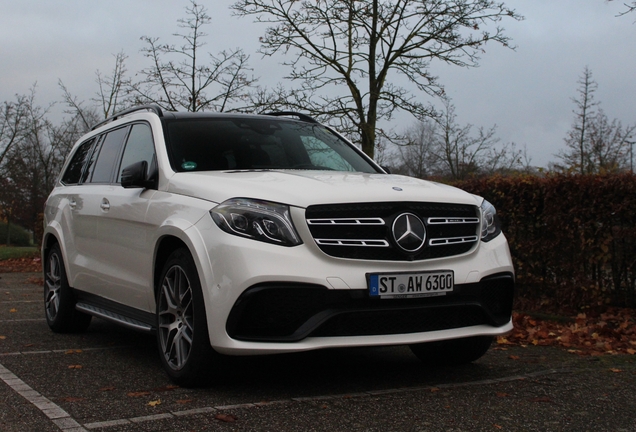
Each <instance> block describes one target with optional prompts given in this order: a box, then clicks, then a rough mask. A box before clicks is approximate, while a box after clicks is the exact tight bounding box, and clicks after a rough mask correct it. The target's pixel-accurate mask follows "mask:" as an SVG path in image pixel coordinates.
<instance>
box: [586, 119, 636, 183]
mask: <svg viewBox="0 0 636 432" xmlns="http://www.w3.org/2000/svg"><path fill="white" fill-rule="evenodd" d="M635 129H636V126H628V127H626V128H623V126H622V124H621V122H620V121H619V120H617V119H614V120H612V121H610V120H609V119H608V118H607V115H605V113H604V112H603V110H602V109H599V111H598V113H597V114H596V116H595V117H594V118H593V119H592V122H591V123H590V127H589V151H588V153H587V155H586V172H588V173H603V172H618V171H622V170H626V169H629V168H630V162H631V161H630V160H629V157H630V155H629V151H630V145H631V142H630V139H631V138H632V137H633V134H634V131H635Z"/></svg>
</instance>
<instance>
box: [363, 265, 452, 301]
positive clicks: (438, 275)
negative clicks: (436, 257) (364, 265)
mask: <svg viewBox="0 0 636 432" xmlns="http://www.w3.org/2000/svg"><path fill="white" fill-rule="evenodd" d="M368 279H369V296H371V297H375V298H378V297H379V298H383V299H396V298H415V297H434V296H442V295H446V294H447V293H449V292H452V291H453V285H454V277H453V272H452V271H451V270H440V271H435V272H425V273H385V274H381V273H380V274H370V275H369V277H368Z"/></svg>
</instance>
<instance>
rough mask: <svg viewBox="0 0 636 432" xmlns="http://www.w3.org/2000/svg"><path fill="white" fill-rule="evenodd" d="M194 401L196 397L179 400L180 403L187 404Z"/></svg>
mask: <svg viewBox="0 0 636 432" xmlns="http://www.w3.org/2000/svg"><path fill="white" fill-rule="evenodd" d="M193 401H194V399H181V400H178V401H177V403H178V404H179V405H185V404H189V403H190V402H193Z"/></svg>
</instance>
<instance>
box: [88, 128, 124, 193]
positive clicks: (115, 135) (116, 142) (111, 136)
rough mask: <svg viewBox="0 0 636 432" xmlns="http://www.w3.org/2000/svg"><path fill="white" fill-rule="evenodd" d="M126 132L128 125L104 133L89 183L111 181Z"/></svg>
mask: <svg viewBox="0 0 636 432" xmlns="http://www.w3.org/2000/svg"><path fill="white" fill-rule="evenodd" d="M127 132H128V127H124V128H120V129H115V130H114V131H111V132H108V134H106V137H105V138H104V139H103V140H102V145H101V146H100V148H99V155H98V156H97V162H95V168H94V169H93V176H92V178H91V180H90V181H91V183H110V182H111V181H112V179H113V171H114V169H115V165H116V163H117V161H118V160H119V153H120V151H121V147H122V145H123V144H124V138H125V137H126V133H127Z"/></svg>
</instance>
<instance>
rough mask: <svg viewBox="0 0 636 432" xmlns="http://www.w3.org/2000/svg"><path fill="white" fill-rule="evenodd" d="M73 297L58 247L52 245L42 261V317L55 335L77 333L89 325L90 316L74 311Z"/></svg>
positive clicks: (74, 301)
mask: <svg viewBox="0 0 636 432" xmlns="http://www.w3.org/2000/svg"><path fill="white" fill-rule="evenodd" d="M75 303H76V299H75V295H74V294H73V290H72V289H71V287H70V286H69V284H68V279H67V277H66V269H65V268H64V259H63V257H62V251H61V250H60V246H59V245H58V244H57V243H56V244H54V245H53V246H52V247H51V249H50V250H49V252H48V253H47V255H46V258H45V260H44V315H45V316H46V322H47V324H48V325H49V327H50V329H51V330H53V331H54V332H56V333H79V332H83V331H85V330H86V329H87V328H88V326H89V325H90V323H91V318H92V317H91V316H90V315H88V314H85V313H83V312H80V311H78V310H76V309H75Z"/></svg>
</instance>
